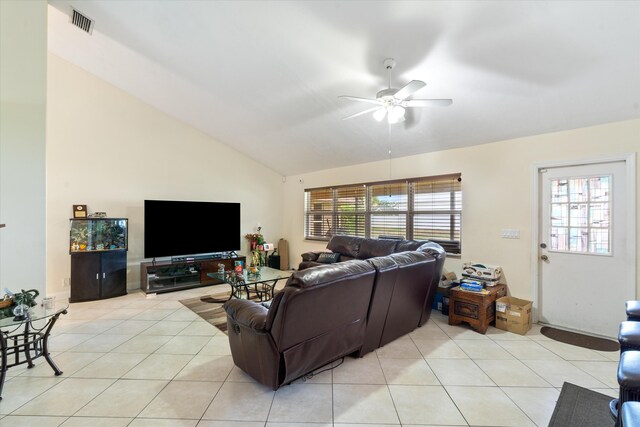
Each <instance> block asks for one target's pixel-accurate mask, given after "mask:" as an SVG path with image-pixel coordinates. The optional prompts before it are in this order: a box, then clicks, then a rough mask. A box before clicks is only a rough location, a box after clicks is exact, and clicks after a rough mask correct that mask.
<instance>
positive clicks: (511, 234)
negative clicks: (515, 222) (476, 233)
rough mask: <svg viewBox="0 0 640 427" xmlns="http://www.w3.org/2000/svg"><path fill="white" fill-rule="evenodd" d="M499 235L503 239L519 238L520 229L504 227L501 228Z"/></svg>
mask: <svg viewBox="0 0 640 427" xmlns="http://www.w3.org/2000/svg"><path fill="white" fill-rule="evenodd" d="M500 237H502V238H503V239H519V238H520V230H514V229H510V228H505V229H503V230H502V233H501V235H500Z"/></svg>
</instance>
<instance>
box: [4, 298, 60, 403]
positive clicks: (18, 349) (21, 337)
mask: <svg viewBox="0 0 640 427" xmlns="http://www.w3.org/2000/svg"><path fill="white" fill-rule="evenodd" d="M61 314H67V310H63V311H60V312H59V313H56V314H55V315H53V316H51V317H50V318H49V319H47V321H46V323H45V324H44V326H42V327H41V328H38V327H36V326H35V325H34V324H33V323H32V322H31V321H30V320H25V321H24V322H23V323H21V324H19V325H17V326H16V327H15V328H14V329H13V330H12V331H0V351H1V353H2V362H1V363H2V365H1V366H0V400H2V389H3V387H4V380H5V377H6V376H7V370H8V369H9V368H12V367H14V366H18V365H22V364H25V363H26V364H27V368H29V369H31V368H33V367H34V366H35V365H34V364H33V361H34V360H35V359H37V358H39V357H41V356H44V358H45V360H46V361H47V363H48V364H49V366H51V369H53V372H54V373H55V375H56V376H58V375H62V371H61V370H60V369H59V368H58V366H57V365H56V364H55V362H54V361H53V359H51V355H50V354H49V334H50V333H51V329H52V328H53V325H54V324H55V323H56V321H57V320H58V317H60V315H61ZM21 328H24V330H23V331H22V332H16V331H18V330H19V329H21ZM43 331H44V332H43ZM10 357H12V359H13V360H12V361H11V362H9V358H10Z"/></svg>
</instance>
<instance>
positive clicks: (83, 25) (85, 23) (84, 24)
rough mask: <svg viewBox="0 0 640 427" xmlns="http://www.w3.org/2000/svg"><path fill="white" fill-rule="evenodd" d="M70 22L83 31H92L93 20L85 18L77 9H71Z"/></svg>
mask: <svg viewBox="0 0 640 427" xmlns="http://www.w3.org/2000/svg"><path fill="white" fill-rule="evenodd" d="M71 23H72V24H73V25H75V26H76V27H78V28H80V29H81V30H82V31H84V32H85V33H89V34H91V32H92V31H93V20H92V19H89V18H87V17H86V16H84V15H83V14H81V13H80V12H78V11H77V10H75V9H73V15H72V16H71Z"/></svg>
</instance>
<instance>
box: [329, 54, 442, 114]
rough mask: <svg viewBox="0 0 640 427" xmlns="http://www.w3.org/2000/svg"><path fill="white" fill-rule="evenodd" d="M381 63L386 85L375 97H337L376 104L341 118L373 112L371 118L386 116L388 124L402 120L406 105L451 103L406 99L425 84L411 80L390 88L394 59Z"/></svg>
mask: <svg viewBox="0 0 640 427" xmlns="http://www.w3.org/2000/svg"><path fill="white" fill-rule="evenodd" d="M383 65H384V66H385V68H386V69H387V71H388V75H389V77H388V87H387V89H382V90H381V91H380V92H378V93H377V94H376V99H370V98H359V97H357V96H347V95H342V96H339V97H338V98H344V99H350V100H352V101H359V102H367V103H369V104H376V106H375V107H373V108H369V109H368V110H364V111H360V112H359V113H355V114H352V115H350V116H347V117H344V118H343V119H342V120H347V119H352V118H354V117H358V116H361V115H363V114H367V113H373V118H374V119H376V120H377V121H379V122H381V121H382V120H384V118H385V116H386V117H387V121H388V122H389V124H394V123H399V122H403V121H404V114H405V109H406V108H408V107H447V106H449V105H451V104H452V103H453V100H451V99H407V98H408V97H410V96H411V95H413V94H414V93H415V92H417V91H419V90H420V89H422V88H423V87H425V86H426V85H427V84H426V83H425V82H423V81H421V80H411V81H410V82H409V83H407V84H406V85H404V86H403V87H401V88H400V89H395V88H392V87H391V70H393V68H394V67H395V66H396V61H395V60H394V59H393V58H387V59H385V60H384V62H383Z"/></svg>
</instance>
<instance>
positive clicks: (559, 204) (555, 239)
mask: <svg viewBox="0 0 640 427" xmlns="http://www.w3.org/2000/svg"><path fill="white" fill-rule="evenodd" d="M610 183H611V176H598V177H581V178H562V179H554V180H552V181H551V229H550V232H551V236H550V237H551V239H550V242H551V247H550V248H549V249H550V250H551V251H557V252H578V253H590V254H603V255H609V254H610V253H611V250H610V235H611V230H610V225H611V223H610V221H609V218H610V217H611V205H610V203H609V202H610V200H609V192H610V190H609V187H610Z"/></svg>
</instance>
